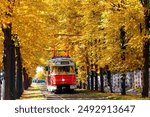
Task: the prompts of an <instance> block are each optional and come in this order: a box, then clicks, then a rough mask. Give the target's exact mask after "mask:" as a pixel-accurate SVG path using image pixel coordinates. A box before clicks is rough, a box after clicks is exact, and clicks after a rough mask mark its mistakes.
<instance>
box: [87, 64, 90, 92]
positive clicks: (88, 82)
mask: <svg viewBox="0 0 150 117" xmlns="http://www.w3.org/2000/svg"><path fill="white" fill-rule="evenodd" d="M89 73H90V68H89V66H87V89H88V90H90V74H89Z"/></svg>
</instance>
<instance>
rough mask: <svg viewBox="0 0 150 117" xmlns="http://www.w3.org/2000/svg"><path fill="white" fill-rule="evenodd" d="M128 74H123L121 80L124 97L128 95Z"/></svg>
mask: <svg viewBox="0 0 150 117" xmlns="http://www.w3.org/2000/svg"><path fill="white" fill-rule="evenodd" d="M125 80H126V74H122V78H121V94H122V95H126V84H125V83H126V82H125Z"/></svg>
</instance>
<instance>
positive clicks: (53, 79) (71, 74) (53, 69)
mask: <svg viewBox="0 0 150 117" xmlns="http://www.w3.org/2000/svg"><path fill="white" fill-rule="evenodd" d="M46 86H47V90H48V91H51V92H53V91H62V90H63V89H66V90H72V91H73V90H74V89H75V88H76V73H75V63H74V62H73V61H72V59H71V58H70V57H65V56H64V57H59V56H55V57H53V58H52V59H51V60H49V63H48V75H47V77H46Z"/></svg>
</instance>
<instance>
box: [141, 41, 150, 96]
mask: <svg viewBox="0 0 150 117" xmlns="http://www.w3.org/2000/svg"><path fill="white" fill-rule="evenodd" d="M149 47H150V43H149V41H147V42H145V45H144V59H145V60H144V69H143V91H142V97H148V95H149Z"/></svg>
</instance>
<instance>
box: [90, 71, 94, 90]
mask: <svg viewBox="0 0 150 117" xmlns="http://www.w3.org/2000/svg"><path fill="white" fill-rule="evenodd" d="M91 90H94V71H91Z"/></svg>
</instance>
